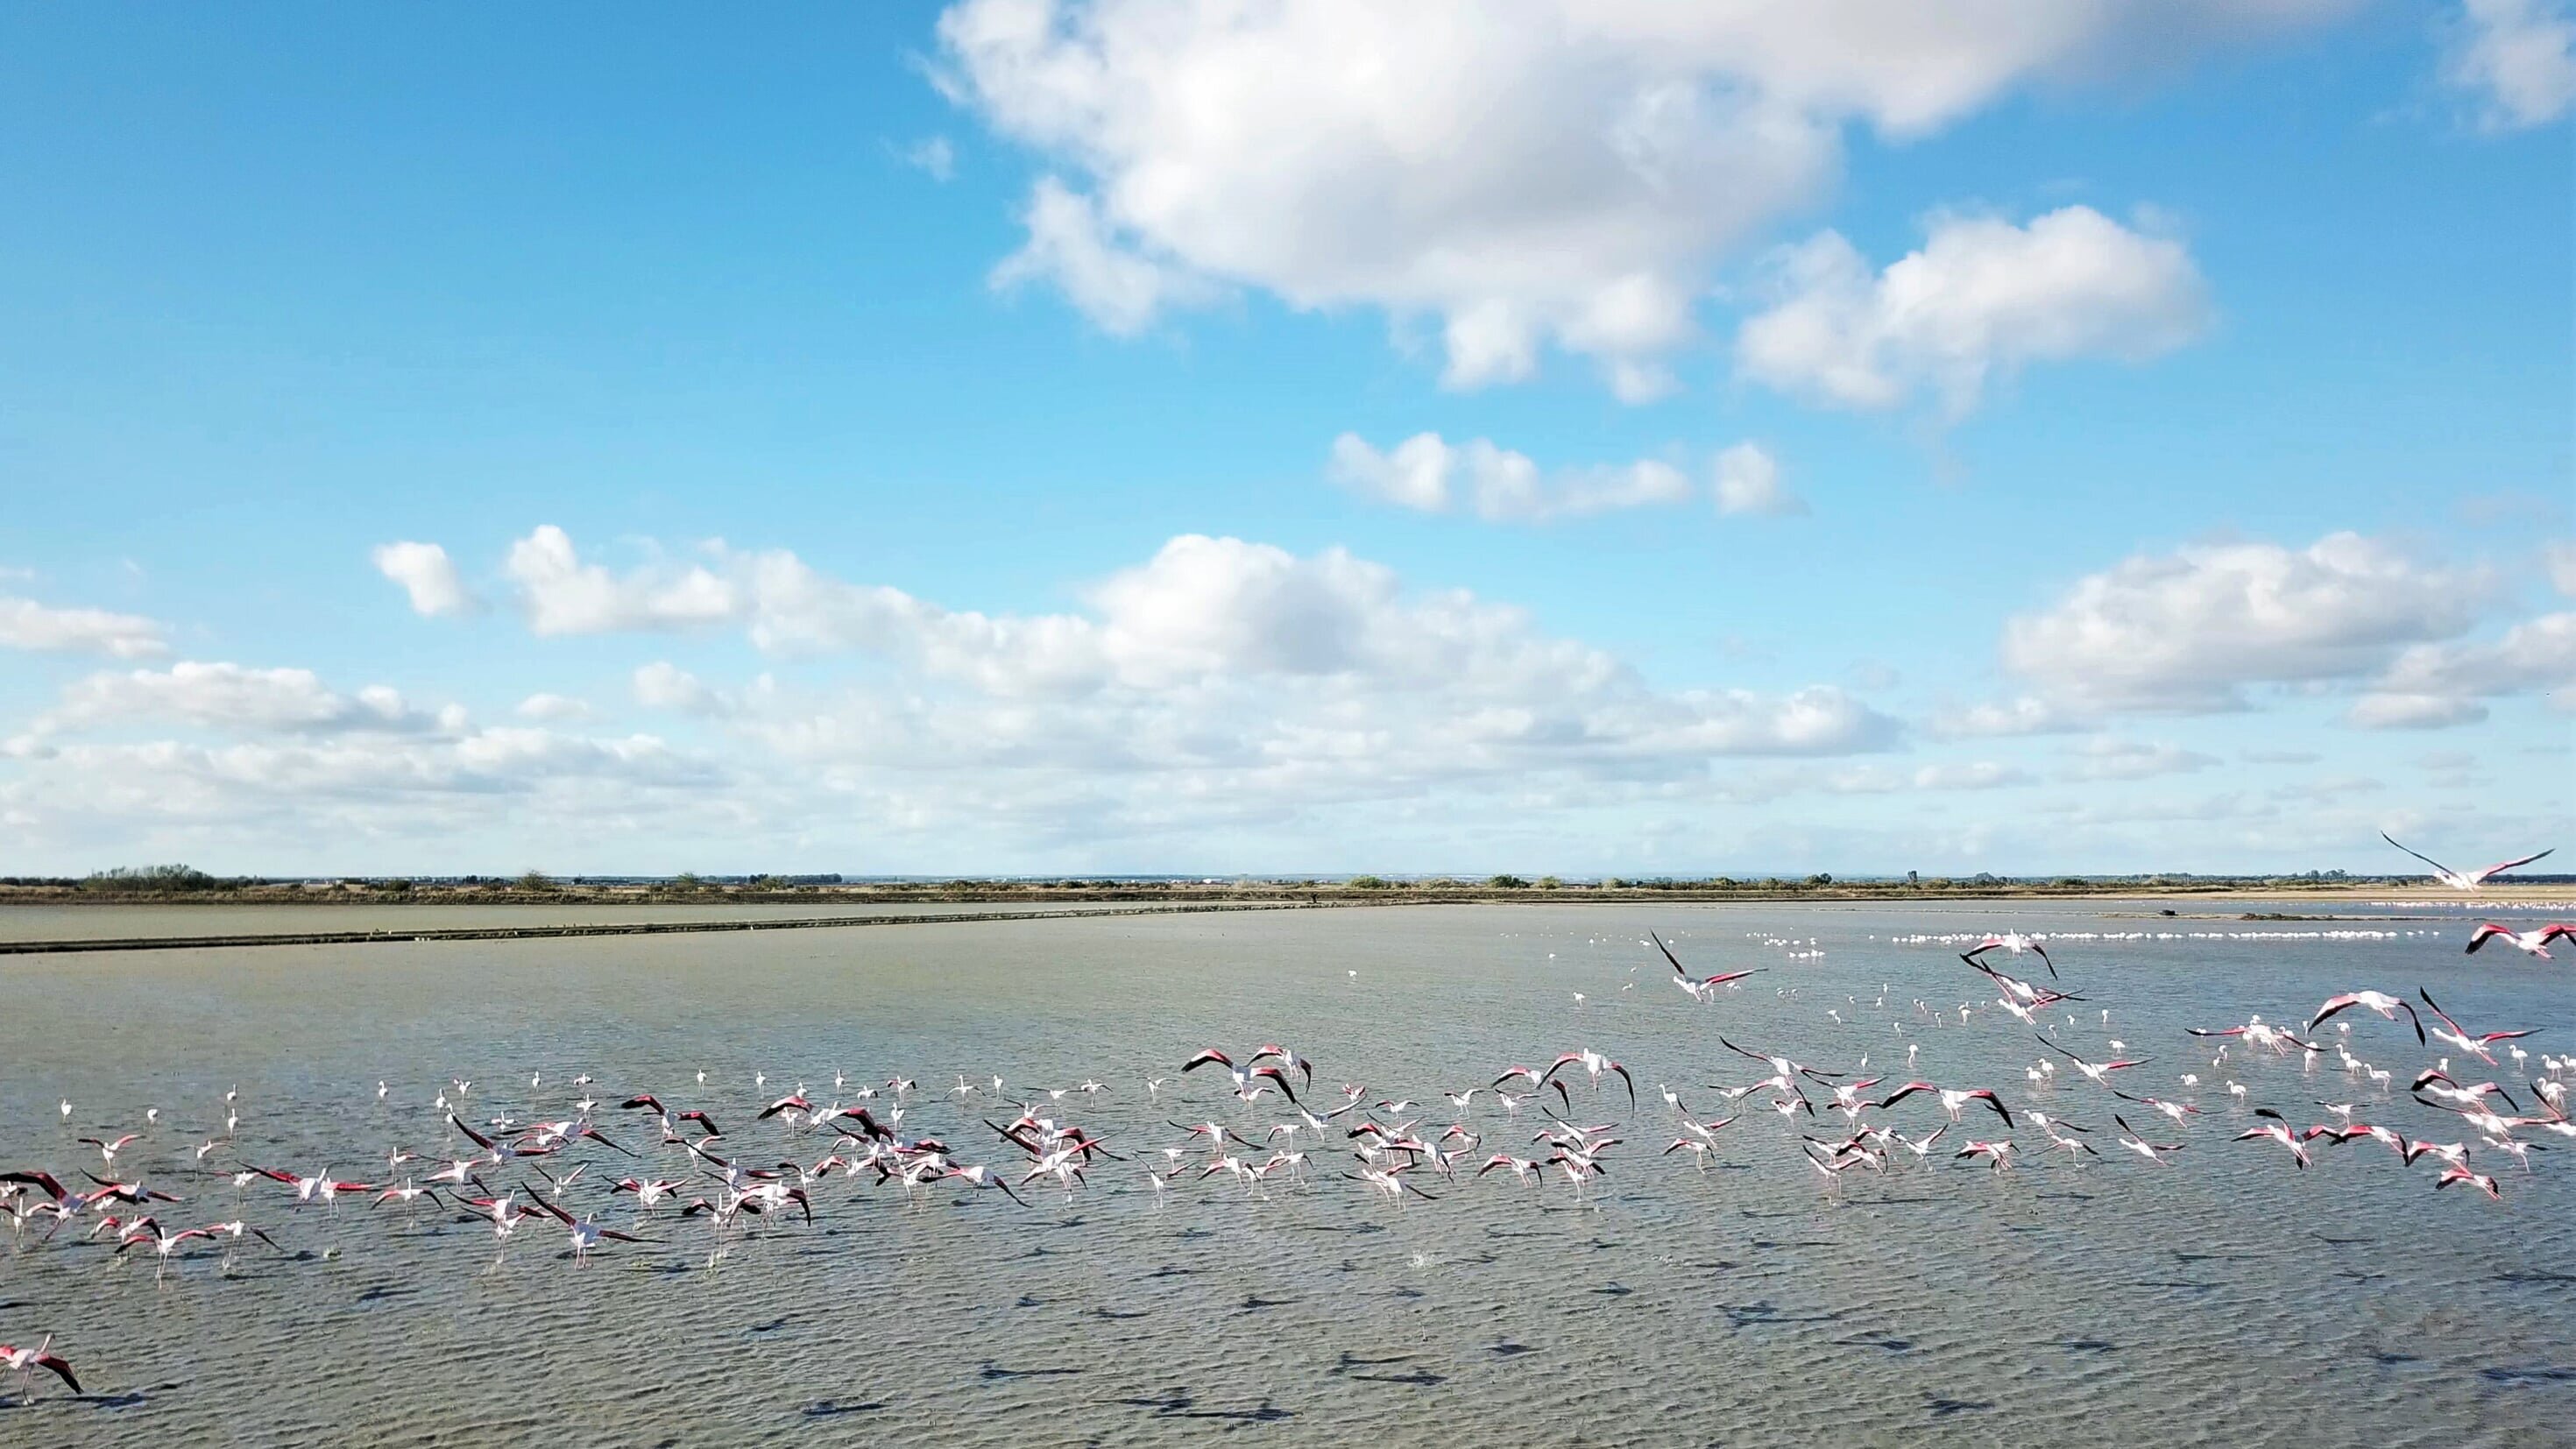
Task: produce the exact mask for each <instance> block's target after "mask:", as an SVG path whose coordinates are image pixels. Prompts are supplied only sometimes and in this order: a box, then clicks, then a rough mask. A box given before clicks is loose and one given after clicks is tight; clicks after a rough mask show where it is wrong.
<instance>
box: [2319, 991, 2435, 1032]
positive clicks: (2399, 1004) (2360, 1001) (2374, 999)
mask: <svg viewBox="0 0 2576 1449" xmlns="http://www.w3.org/2000/svg"><path fill="white" fill-rule="evenodd" d="M2356 1006H2366V1007H2368V1008H2370V1009H2371V1010H2372V1011H2375V1012H2378V1013H2379V1014H2380V1015H2381V1016H2383V1017H2385V1018H2387V1019H2388V1020H2390V1021H2395V1020H2396V1019H2397V1013H2399V1012H2401V1011H2403V1012H2405V1013H2406V1019H2407V1020H2408V1021H2410V1022H2413V1023H2414V1025H2415V1040H2416V1041H2417V1042H2419V1043H2420V1042H2422V1041H2423V1040H2424V1019H2423V1018H2422V1017H2420V1016H2417V1015H2416V1014H2415V1006H2414V1003H2412V1002H2410V1001H2408V1000H2407V999H2406V998H2405V997H2403V996H2391V995H2389V994H2388V993H2387V992H2385V991H2347V992H2345V993H2344V994H2343V995H2341V996H2329V997H2327V998H2326V1002H2325V1005H2323V1006H2320V1007H2318V1008H2317V1014H2316V1015H2314V1016H2312V1017H2310V1018H2308V1025H2307V1030H2308V1032H2309V1034H2310V1035H2314V1034H2315V1033H2316V1029H2317V1028H2318V1026H2320V1025H2321V1024H2323V1023H2324V1022H2325V1021H2326V1019H2327V1018H2329V1017H2332V1016H2335V1015H2338V1014H2340V1013H2342V1012H2346V1011H2350V1010H2351V1009H2352V1008H2354V1007H2356Z"/></svg>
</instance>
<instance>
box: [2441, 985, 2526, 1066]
mask: <svg viewBox="0 0 2576 1449" xmlns="http://www.w3.org/2000/svg"><path fill="white" fill-rule="evenodd" d="M2415 992H2416V994H2417V995H2419V996H2421V997H2423V998H2424V1004H2425V1005H2426V1006H2428V1007H2431V1008H2432V1011H2433V1014H2434V1015H2435V1016H2438V1017H2440V1018H2442V1025H2441V1026H2437V1027H2435V1028H2433V1035H2435V1036H2437V1037H2440V1038H2441V1039H2442V1040H2444V1041H2446V1042H2449V1043H2450V1044H2452V1045H2453V1046H2456V1047H2458V1048H2459V1049H2460V1050H2462V1051H2464V1052H2467V1053H2468V1054H2469V1055H2471V1056H2473V1057H2476V1058H2477V1059H2478V1060H2479V1061H2482V1062H2484V1063H2486V1064H2487V1065H2488V1066H2494V1065H2495V1064H2496V1059H2495V1054H2494V1053H2493V1052H2490V1051H2488V1050H2487V1048H2488V1047H2489V1046H2491V1045H2493V1044H2494V1043H2496V1042H2500V1041H2516V1040H2519V1039H2521V1038H2523V1037H2526V1036H2530V1035H2531V1034H2532V1033H2533V1032H2535V1031H2537V1030H2539V1028H2537V1027H2530V1028H2526V1029H2524V1030H2522V1031H2491V1032H2488V1033H2487V1034H2486V1035H2484V1036H2476V1037H2473V1036H2471V1035H2469V1032H2468V1028H2466V1027H2464V1026H2462V1025H2460V1024H2459V1023H2458V1022H2456V1021H2453V1020H2452V1019H2451V1015H2450V1013H2449V1012H2446V1011H2444V1010H2443V1009H2442V1008H2441V1007H2439V1006H2435V1005H2434V1004H2433V993H2431V992H2429V991H2426V990H2425V989H2424V988H2423V987H2421V986H2418V987H2416V988H2415ZM2443 1027H2448V1028H2450V1029H2449V1030H2448V1031H2445V1030H2443Z"/></svg>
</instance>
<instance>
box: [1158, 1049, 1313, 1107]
mask: <svg viewBox="0 0 2576 1449" xmlns="http://www.w3.org/2000/svg"><path fill="white" fill-rule="evenodd" d="M1271 1050H1272V1051H1276V1050H1277V1048H1276V1047H1273V1048H1271ZM1206 1066H1218V1067H1223V1068H1225V1070H1226V1073H1227V1075H1229V1076H1231V1077H1233V1078H1234V1090H1235V1095H1237V1096H1239V1097H1242V1098H1243V1099H1244V1100H1245V1101H1247V1102H1249V1101H1251V1100H1252V1098H1253V1097H1254V1096H1257V1095H1259V1089H1257V1088H1255V1087H1254V1086H1253V1085H1252V1083H1253V1081H1254V1079H1256V1078H1260V1079H1265V1080H1268V1081H1270V1082H1273V1083H1276V1084H1277V1085H1278V1088H1279V1094H1280V1095H1281V1096H1283V1097H1286V1098H1287V1099H1288V1100H1289V1101H1291V1102H1294V1101H1296V1100H1297V1090H1296V1088H1295V1087H1293V1086H1291V1085H1289V1082H1288V1073H1287V1071H1286V1070H1284V1069H1282V1068H1280V1067H1276V1066H1259V1067H1255V1066H1242V1067H1238V1066H1236V1065H1235V1064H1234V1059H1233V1058H1232V1057H1229V1056H1227V1055H1226V1054H1225V1053H1223V1052H1221V1051H1218V1050H1217V1049H1216V1048H1215V1047H1209V1048H1208V1049H1207V1050H1206V1051H1203V1052H1200V1053H1199V1054H1198V1055H1197V1056H1194V1057H1192V1058H1190V1059H1189V1060H1188V1061H1186V1062H1183V1063H1181V1075H1183V1076H1188V1075H1189V1074H1190V1073H1191V1072H1193V1071H1195V1070H1197V1069H1198V1068H1200V1067H1206Z"/></svg>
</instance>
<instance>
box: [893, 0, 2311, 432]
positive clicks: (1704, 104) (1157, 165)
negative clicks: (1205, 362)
mask: <svg viewBox="0 0 2576 1449" xmlns="http://www.w3.org/2000/svg"><path fill="white" fill-rule="evenodd" d="M2346 8H2348V6H2347V4H2346V0H1988V3H1982V4H1978V5H1973V6H1953V5H1925V4H1921V3H1918V0H1803V3H1798V4H1709V5H1675V4H1667V3H1646V0H1495V3H1488V4H1457V3H1447V0H1435V3H1427V4H1405V5H1389V4H1381V3H1376V0H1304V3H1293V4H1259V5H1247V4H1206V3H1199V0H961V3H958V4H954V5H952V6H950V7H949V8H948V9H947V10H946V11H945V12H944V13H943V14H942V15H941V16H940V19H939V23H938V34H939V46H940V56H941V59H940V66H941V68H940V71H939V80H940V84H941V86H942V88H943V89H944V90H945V91H946V92H947V94H948V95H949V97H950V98H951V99H952V100H954V101H955V102H957V103H958V104H960V105H961V106H964V107H966V108H968V109H969V110H971V111H972V112H973V113H975V114H976V115H978V116H979V117H981V118H982V119H983V120H984V121H985V122H986V123H988V124H989V125H990V126H991V127H993V128H994V129H995V130H996V131H998V132H999V133H1001V134H1003V135H1005V136H1007V137H1010V138H1012V139H1014V140H1017V141H1020V142H1022V143H1025V144H1026V145H1028V146H1030V147H1032V148H1034V149H1035V150H1036V151H1037V152H1038V153H1039V154H1040V155H1041V156H1042V157H1044V158H1045V159H1046V160H1047V161H1048V162H1049V163H1050V164H1052V165H1053V166H1055V167H1056V168H1057V170H1056V171H1055V173H1054V174H1050V175H1047V176H1045V177H1043V178H1042V179H1041V180H1039V181H1038V182H1037V184H1036V187H1035V190H1034V191H1033V193H1032V197H1031V201H1030V203H1029V205H1028V208H1027V211H1026V216H1025V220H1026V224H1027V227H1028V232H1029V238H1028V242H1027V244H1026V246H1025V247H1024V248H1023V250H1022V251H1021V252H1020V253H1019V254H1018V255H1017V256H1016V257H1014V258H1013V259H1012V260H1011V261H1010V262H1008V263H1006V264H1005V266H1004V268H1003V270H1002V273H1001V279H1002V280H1004V281H1005V282H1012V281H1023V280H1038V279H1044V280H1047V281H1049V282H1052V283H1054V284H1055V285H1058V286H1060V287H1061V288H1062V289H1063V290H1064V291H1065V293H1066V295H1067V296H1068V297H1069V298H1070V299H1071V300H1072V301H1073V302H1074V303H1075V304H1076V305H1077V306H1079V307H1081V308H1082V309H1083V310H1084V311H1085V312H1087V313H1089V314H1090V315H1091V316H1092V317H1093V318H1094V319H1096V320H1097V321H1098V322H1099V323H1100V324H1101V325H1102V326H1104V327H1106V328H1108V329H1109V330H1111V331H1113V332H1128V333H1132V332H1136V331H1139V330H1141V329H1143V328H1144V327H1146V326H1147V325H1149V324H1150V323H1151V322H1152V321H1153V319H1154V318H1155V317H1156V316H1157V315H1159V314H1160V313H1161V312H1163V311H1164V310H1166V309H1168V308H1171V307H1176V306H1188V305H1193V304H1195V303H1197V302H1199V301H1202V300H1204V299H1207V298H1210V297H1214V296H1218V295H1221V294H1223V293H1224V292H1226V291H1228V290H1231V289H1234V288H1258V289H1261V290H1263V291H1266V292H1269V293H1271V294H1273V295H1275V296H1277V297H1279V298H1281V299H1283V300H1284V301H1286V302H1287V303H1288V304H1289V305H1291V306H1294V307H1299V308H1312V309H1330V308H1340V307H1349V306H1367V307H1374V308H1381V309H1384V310H1386V311H1388V312H1389V313H1392V314H1394V315H1395V316H1397V317H1399V318H1413V317H1423V318H1428V319H1432V320H1434V321H1436V323H1437V325H1438V327H1439V331H1440V336H1441V339H1442V344H1443V347H1444V350H1445V353H1446V362H1447V366H1446V369H1445V378H1446V381H1447V382H1448V383H1450V384H1451V385H1453V386H1459V387H1473V386H1478V385H1483V384H1488V383H1495V382H1503V381H1509V380H1512V379H1516V378H1521V377H1525V376H1528V375H1529V374H1530V373H1531V372H1532V371H1534V370H1535V369H1536V367H1537V366H1538V364H1539V360H1540V354H1541V352H1542V350H1543V349H1545V348H1547V347H1549V346H1554V347H1557V348H1561V349H1564V350H1566V351H1569V352H1572V353H1575V354H1578V355H1581V356H1584V357H1587V358H1590V359H1593V360H1594V361H1595V362H1597V363H1598V364H1599V365H1600V367H1601V369H1602V371H1603V373H1604V375H1605V376H1606V377H1607V378H1608V380H1609V381H1610V383H1611V385H1612V386H1613V387H1614V388H1615V389H1616V390H1617V391H1618V392H1619V393H1620V394H1621V395H1622V396H1623V397H1629V398H1642V397H1650V396H1654V395H1656V394H1658V393H1660V392H1662V391H1664V390H1666V389H1667V388H1669V386H1670V385H1671V379H1670V377H1669V375H1668V373H1667V371H1666V367H1665V363H1666V359H1668V358H1669V357H1670V356H1671V355H1672V353H1673V352H1674V351H1675V350H1676V349H1677V348H1679V347H1681V346H1683V345H1685V344H1686V343H1688V342H1690V341H1691V340H1692V339H1693V338H1694V336H1695V335H1696V334H1697V333H1698V330H1699V329H1698V324H1697V322H1696V320H1695V317H1694V313H1693V305H1694V299H1695V298H1697V297H1699V296H1701V295H1703V294H1704V293H1705V292H1706V291H1707V290H1708V287H1709V283H1710V281H1711V279H1712V276H1713V273H1714V269H1715V268H1716V266H1717V265H1719V264H1720V262H1721V261H1722V260H1723V259H1724V258H1725V257H1726V256H1727V255H1728V254H1730V253H1731V252H1733V251H1734V250H1736V249H1737V248H1739V247H1740V246H1741V245H1743V244H1744V243H1745V242H1746V241H1747V240H1748V239H1750V238H1753V237H1755V236H1758V235H1759V234H1760V233H1761V232H1762V231H1763V230H1764V229H1765V228H1767V227H1768V226H1770V225H1771V224H1773V223H1774V222H1776V221H1777V220H1778V219H1779V218H1781V217H1782V216H1784V215H1787V214H1789V213H1792V212H1794V211H1796V210H1797V209H1799V208H1802V207H1805V206H1808V205H1810V204H1812V203H1813V202H1815V201H1816V200H1817V199H1818V198H1819V197H1821V196H1822V195H1823V194H1824V193H1825V192H1826V191H1827V190H1829V189H1830V187H1831V185H1832V184H1833V182H1834V180H1835V178H1836V176H1837V174H1838V173H1839V170H1840V165H1841V155H1842V133H1843V130H1844V129H1845V128H1846V127H1847V126H1849V125H1851V124H1854V123H1860V124H1866V125H1869V126H1872V127H1874V128H1875V129H1876V130H1878V131H1879V132H1880V133H1882V134H1884V135H1887V136H1891V137H1908V136H1915V135H1920V134H1924V133H1927V132H1930V131H1933V130H1937V129H1938V128H1940V127H1941V126H1943V125H1945V124H1947V123H1949V122H1951V121H1953V120H1956V119H1957V118H1959V117H1961V116H1964V115H1967V114H1969V113H1971V112H1974V111H1976V110H1978V109H1979V108H1981V107H1984V106H1986V105H1989V104H1991V103H1993V102H1994V101H1995V100H1997V99H1998V98H2000V97H2002V96H2004V95H2007V94H2009V93H2011V92H2013V91H2015V90H2017V89H2021V88H2024V87H2027V86H2030V85H2033V84H2066V83H2077V82H2083V81H2088V80H2094V79H2099V78H2105V77H2110V76H2115V75H2119V74H2122V73H2128V74H2135V73H2138V72H2140V71H2141V70H2145V69H2151V68H2156V67H2164V66H2170V65H2172V64H2173V63H2174V62H2175V61H2177V60H2179V59H2182V58H2186V57H2189V56H2191V55H2192V54H2194V53H2196V52H2199V51H2203V50H2206V49H2208V48H2209V47H2211V46H2213V45H2220V44H2226V43H2230V42H2233V41H2237V40H2241V39H2245V38H2251V37H2258V36H2262V35H2267V34H2273V33H2277V32H2279V31H2281V30H2283V29H2285V28H2289V27H2292V26H2296V25H2300V24H2304V23H2308V22H2312V21H2315V20H2317V19H2320V18H2324V17H2329V16H2332V15H2334V14H2337V13H2339V12H2341V11H2342V10H2344V9H2346Z"/></svg>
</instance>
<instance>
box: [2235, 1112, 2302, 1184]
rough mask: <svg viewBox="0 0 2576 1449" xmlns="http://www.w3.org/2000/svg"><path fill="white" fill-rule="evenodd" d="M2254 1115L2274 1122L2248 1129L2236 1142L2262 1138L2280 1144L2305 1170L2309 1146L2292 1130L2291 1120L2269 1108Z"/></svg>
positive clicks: (2238, 1135) (2238, 1134) (2241, 1133)
mask: <svg viewBox="0 0 2576 1449" xmlns="http://www.w3.org/2000/svg"><path fill="white" fill-rule="evenodd" d="M2254 1115H2255V1116H2257V1117H2270V1118H2272V1119H2273V1120H2272V1121H2271V1122H2268V1123H2266V1124H2264V1125H2263V1126H2260V1127H2248V1128H2246V1129H2245V1130H2244V1131H2242V1132H2239V1133H2237V1134H2236V1140H2237V1141H2239V1142H2251V1141H2254V1140H2256V1139H2258V1138H2260V1139H2264V1140H2268V1141H2272V1142H2278V1143H2280V1144H2281V1145H2282V1146H2283V1147H2286V1148H2288V1149H2290V1157H2291V1159H2292V1160H2293V1161H2295V1162H2297V1163H2298V1164H2299V1166H2300V1167H2301V1168H2302V1169H2305V1168H2306V1167H2307V1165H2308V1149H2307V1145H2306V1144H2305V1143H2304V1142H2303V1141H2301V1140H2300V1137H2299V1134H2298V1133H2296V1132H2293V1131H2291V1130H2290V1123H2289V1119H2288V1118H2286V1117H2283V1116H2282V1115H2281V1114H2280V1113H2278V1112H2275V1111H2273V1110H2272V1109H2271V1108H2269V1107H2257V1108H2255V1109H2254Z"/></svg>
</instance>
